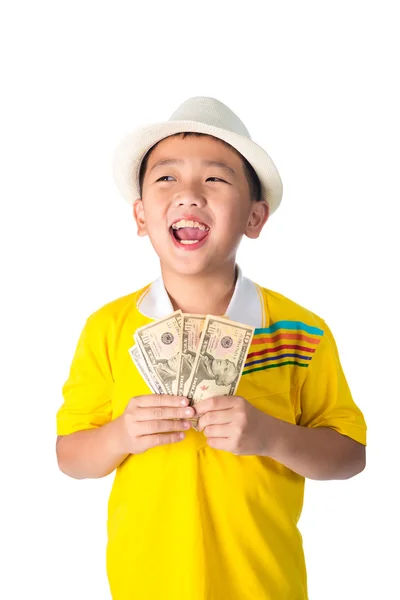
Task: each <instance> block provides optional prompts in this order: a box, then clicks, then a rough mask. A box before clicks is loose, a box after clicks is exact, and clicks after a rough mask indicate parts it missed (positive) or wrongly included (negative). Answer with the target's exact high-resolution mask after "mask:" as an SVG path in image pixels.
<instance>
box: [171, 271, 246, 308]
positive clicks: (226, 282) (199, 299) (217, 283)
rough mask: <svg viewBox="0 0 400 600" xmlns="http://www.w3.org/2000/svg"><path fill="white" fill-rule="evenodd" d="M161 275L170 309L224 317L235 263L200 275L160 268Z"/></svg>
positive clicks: (234, 278)
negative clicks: (169, 301) (169, 300)
mask: <svg viewBox="0 0 400 600" xmlns="http://www.w3.org/2000/svg"><path fill="white" fill-rule="evenodd" d="M161 272H162V277H163V281H164V286H165V289H166V290H167V293H168V295H169V297H170V299H171V303H172V306H173V307H174V310H178V309H181V310H182V312H185V313H192V314H200V315H207V314H210V315H216V316H221V315H224V314H225V312H226V309H227V308H228V306H229V302H230V300H231V298H232V296H233V292H234V290H235V284H236V272H235V262H233V263H231V264H229V265H224V266H223V268H221V269H218V270H215V271H213V272H212V273H206V274H204V273H203V274H201V275H182V274H179V273H174V272H171V271H169V270H168V269H166V268H164V267H163V266H162V265H161Z"/></svg>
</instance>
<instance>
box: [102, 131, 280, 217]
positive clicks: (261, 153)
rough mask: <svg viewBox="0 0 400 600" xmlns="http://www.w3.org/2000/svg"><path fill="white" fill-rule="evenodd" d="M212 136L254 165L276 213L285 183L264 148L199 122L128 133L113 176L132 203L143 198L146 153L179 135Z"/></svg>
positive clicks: (262, 193)
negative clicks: (142, 169)
mask: <svg viewBox="0 0 400 600" xmlns="http://www.w3.org/2000/svg"><path fill="white" fill-rule="evenodd" d="M183 132H195V133H204V134H207V135H212V136H214V137H216V138H219V139H221V140H223V141H225V142H227V143H228V144H230V145H231V146H233V147H234V148H235V149H236V150H237V151H238V152H240V154H242V155H243V156H244V157H245V158H246V159H247V160H248V161H249V163H250V164H251V165H252V167H253V168H254V170H255V172H256V173H257V175H258V177H259V179H260V183H261V196H262V199H263V200H266V201H267V203H268V205H269V213H270V214H272V213H273V212H275V211H276V209H277V208H278V206H279V204H280V203H281V200H282V191H283V190H282V180H281V178H280V175H279V173H278V170H277V168H276V167H275V164H274V163H273V161H272V159H271V158H270V156H269V155H268V154H267V152H265V150H264V149H263V148H261V146H259V145H258V144H256V143H255V142H253V140H251V139H249V138H247V137H244V136H242V135H239V134H237V133H234V132H231V131H227V130H226V129H221V128H219V127H214V126H212V125H207V124H205V123H199V122H197V121H166V122H162V123H154V124H152V125H146V126H144V127H141V128H139V129H137V130H136V131H134V132H132V133H130V134H128V135H127V136H126V137H125V138H123V140H122V141H121V142H120V144H119V145H118V146H117V149H116V151H115V155H114V161H113V174H114V179H115V182H116V184H117V187H118V189H119V191H120V193H121V194H122V197H123V198H124V199H125V200H126V201H127V202H129V203H130V204H132V203H133V202H135V200H137V199H139V198H140V186H139V170H140V165H141V163H142V160H143V158H144V156H145V155H146V153H147V152H148V151H149V150H150V148H152V147H153V146H154V145H155V144H157V142H159V141H161V140H163V139H165V138H166V137H169V136H170V135H174V134H176V133H183Z"/></svg>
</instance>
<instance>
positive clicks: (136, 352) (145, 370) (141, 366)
mask: <svg viewBox="0 0 400 600" xmlns="http://www.w3.org/2000/svg"><path fill="white" fill-rule="evenodd" d="M129 354H130V355H131V358H132V360H133V362H134V364H135V366H136V368H137V370H138V371H139V373H140V374H141V376H142V377H143V379H144V380H145V382H146V383H147V385H148V386H149V388H150V389H151V390H152V391H153V392H154V393H155V394H163V393H164V390H163V388H162V386H161V384H160V382H159V381H158V379H157V378H156V376H155V375H154V373H153V372H152V371H150V368H149V367H148V366H147V363H146V360H145V358H144V356H143V354H142V352H141V350H140V348H139V346H138V345H137V344H135V345H134V346H132V348H129Z"/></svg>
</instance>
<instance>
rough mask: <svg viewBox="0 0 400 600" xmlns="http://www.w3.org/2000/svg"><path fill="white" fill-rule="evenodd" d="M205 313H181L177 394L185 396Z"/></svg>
mask: <svg viewBox="0 0 400 600" xmlns="http://www.w3.org/2000/svg"><path fill="white" fill-rule="evenodd" d="M205 320H206V317H205V315H192V314H187V313H183V315H182V336H181V353H180V361H179V369H178V395H179V396H187V394H188V391H189V383H190V381H189V378H190V375H191V373H192V369H193V366H194V362H195V359H196V355H197V350H198V348H199V343H200V337H201V332H202V330H203V326H204V323H205Z"/></svg>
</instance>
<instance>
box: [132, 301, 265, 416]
mask: <svg viewBox="0 0 400 600" xmlns="http://www.w3.org/2000/svg"><path fill="white" fill-rule="evenodd" d="M253 334H254V327H251V326H249V325H244V324H242V323H236V322H234V321H230V320H229V319H226V318H225V317H216V316H213V315H193V314H186V313H182V311H180V310H177V311H175V312H173V313H172V314H171V315H169V316H167V317H165V318H163V319H159V320H157V321H154V322H152V323H150V324H149V325H145V326H144V327H141V328H139V329H137V331H136V333H135V334H134V336H133V338H134V340H135V345H134V346H132V348H130V349H129V353H130V355H131V357H132V360H133V362H134V363H135V365H136V368H137V369H138V371H139V373H140V374H141V376H142V377H143V379H144V380H145V381H146V383H147V385H148V386H149V388H150V389H151V390H152V391H153V392H154V393H156V394H173V395H180V396H186V397H187V398H189V399H190V400H191V402H190V404H191V405H193V404H195V403H196V402H199V401H200V400H203V399H204V398H210V397H212V396H229V395H234V394H235V392H236V390H237V387H238V385H239V380H240V377H241V375H242V371H243V367H244V363H245V360H246V357H247V354H248V351H249V348H250V344H251V341H252V339H253ZM196 420H197V419H193V422H194V423H195V422H196Z"/></svg>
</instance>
